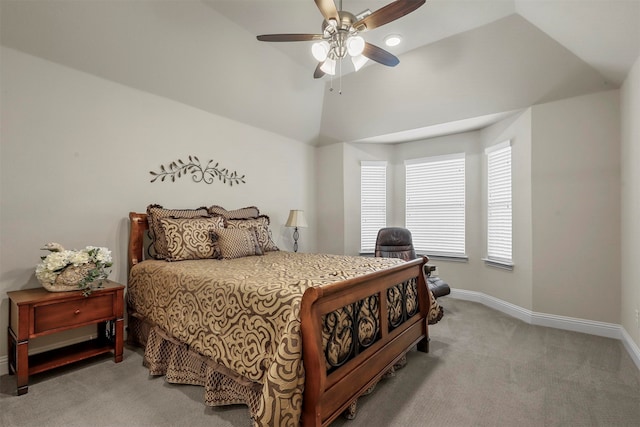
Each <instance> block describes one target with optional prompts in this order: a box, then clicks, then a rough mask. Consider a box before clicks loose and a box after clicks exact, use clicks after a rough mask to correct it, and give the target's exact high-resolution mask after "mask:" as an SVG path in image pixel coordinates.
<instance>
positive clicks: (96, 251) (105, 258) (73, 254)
mask: <svg viewBox="0 0 640 427" xmlns="http://www.w3.org/2000/svg"><path fill="white" fill-rule="evenodd" d="M41 249H43V250H48V251H50V252H51V253H50V254H49V255H47V256H43V257H41V259H42V262H41V263H40V264H38V265H37V267H36V278H37V279H38V280H39V281H40V283H41V284H42V285H43V286H44V287H45V288H46V289H47V290H50V291H64V290H74V288H75V289H78V288H79V289H84V294H85V295H88V294H90V293H91V287H90V285H91V284H92V283H94V282H95V281H97V280H101V279H106V278H107V277H108V276H109V273H110V271H107V270H106V269H107V268H109V267H111V266H112V265H113V261H112V258H111V251H110V250H109V249H107V248H103V247H97V246H87V247H86V248H84V249H81V250H66V249H64V248H63V247H62V245H60V244H59V243H47V244H46V245H45V246H44V247H43V248H41ZM72 268H73V271H69V269H72ZM65 271H68V272H69V273H70V274H69V276H70V277H73V279H71V281H72V282H73V283H74V284H75V283H77V287H73V286H71V287H69V281H70V280H69V278H65V279H64V280H61V277H60V275H61V274H63V273H64V272H65ZM65 286H66V288H65Z"/></svg>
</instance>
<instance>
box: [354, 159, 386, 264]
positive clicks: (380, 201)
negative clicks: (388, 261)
mask: <svg viewBox="0 0 640 427" xmlns="http://www.w3.org/2000/svg"><path fill="white" fill-rule="evenodd" d="M386 226H387V162H373V161H362V162H361V163H360V252H362V253H369V252H371V253H372V252H374V250H375V245H376V238H377V237H378V230H380V229H381V228H383V227H386Z"/></svg>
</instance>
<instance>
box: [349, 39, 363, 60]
mask: <svg viewBox="0 0 640 427" xmlns="http://www.w3.org/2000/svg"><path fill="white" fill-rule="evenodd" d="M363 51H364V39H363V38H362V37H360V36H352V37H349V39H347V52H349V55H351V56H358V55H360V54H362V52H363Z"/></svg>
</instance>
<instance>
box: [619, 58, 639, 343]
mask: <svg viewBox="0 0 640 427" xmlns="http://www.w3.org/2000/svg"><path fill="white" fill-rule="evenodd" d="M620 93H621V110H622V114H621V117H622V126H621V129H622V149H621V152H622V153H621V158H622V194H621V198H622V205H621V206H622V207H621V211H622V212H621V218H622V220H621V224H622V231H621V235H622V253H621V256H622V269H621V279H622V313H621V321H622V326H623V327H624V328H625V330H626V331H627V333H628V334H629V335H630V336H631V337H632V339H633V340H634V341H635V343H636V345H638V346H639V347H640V325H639V324H638V321H637V319H636V314H635V313H636V310H640V268H638V260H639V259H640V166H638V165H640V121H639V120H638V117H640V59H638V60H637V61H636V63H635V65H634V66H633V68H632V70H631V72H630V73H629V76H628V77H627V80H626V81H625V83H624V85H623V86H622V89H621V90H620Z"/></svg>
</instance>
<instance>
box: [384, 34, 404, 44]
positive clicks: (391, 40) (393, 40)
mask: <svg viewBox="0 0 640 427" xmlns="http://www.w3.org/2000/svg"><path fill="white" fill-rule="evenodd" d="M401 41H402V37H401V36H400V35H398V34H391V35H390V36H387V37H385V39H384V43H385V44H386V45H387V46H389V47H393V46H398V45H399V44H400V42H401Z"/></svg>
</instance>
